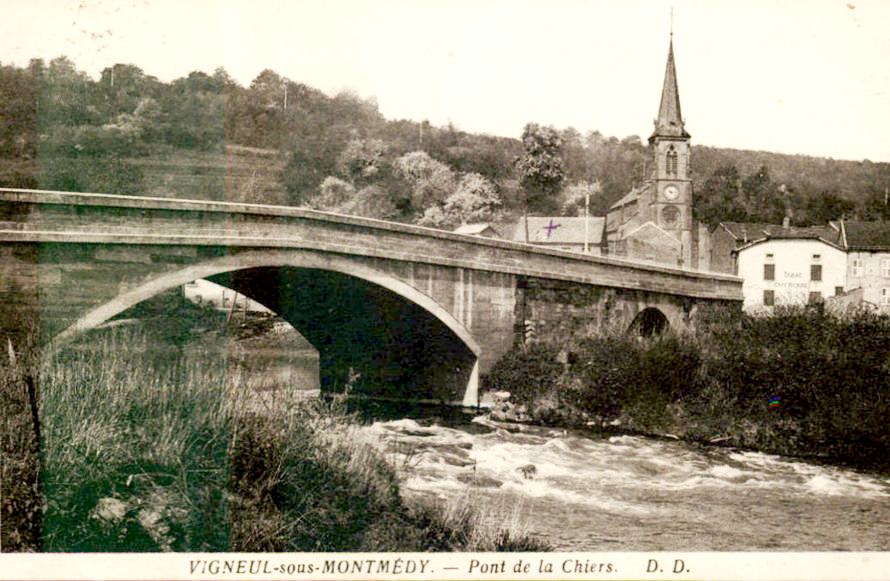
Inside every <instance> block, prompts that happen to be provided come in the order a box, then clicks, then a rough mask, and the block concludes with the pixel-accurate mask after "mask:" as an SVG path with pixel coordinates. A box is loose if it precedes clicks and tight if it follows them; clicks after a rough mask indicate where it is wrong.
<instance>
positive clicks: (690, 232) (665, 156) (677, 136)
mask: <svg viewBox="0 0 890 581" xmlns="http://www.w3.org/2000/svg"><path fill="white" fill-rule="evenodd" d="M690 137H691V136H690V135H689V133H688V132H687V131H686V127H685V125H684V122H683V116H682V114H681V112H680V92H679V90H678V88H677V71H676V66H675V64H674V43H673V35H672V36H671V41H670V44H669V47H668V57H667V66H666V68H665V74H664V86H663V88H662V91H661V104H660V106H659V108H658V118H657V119H656V120H655V130H654V131H653V132H652V135H651V136H650V137H649V145H650V150H651V152H652V156H653V157H654V159H653V164H652V168H653V169H652V173H651V174H650V176H649V178H648V179H647V180H646V182H645V183H644V184H643V185H642V186H640V187H638V188H635V189H634V190H632V191H631V192H629V193H628V194H627V195H625V196H624V197H622V198H621V199H620V200H618V201H617V202H615V203H614V204H613V205H612V206H611V207H610V208H609V211H608V213H607V214H606V220H605V222H606V223H605V232H604V236H605V247H606V252H607V253H608V254H609V255H612V256H616V257H622V258H625V257H626V258H630V259H634V260H651V261H654V262H657V263H661V264H666V265H672V266H679V267H683V268H707V265H706V264H702V262H707V261H701V260H700V259H699V257H700V255H702V253H701V252H699V243H700V241H701V242H706V238H707V228H704V227H702V226H701V225H699V224H698V223H697V221H696V220H694V219H693V217H692V180H691V179H690V155H689V154H690V145H689V140H690Z"/></svg>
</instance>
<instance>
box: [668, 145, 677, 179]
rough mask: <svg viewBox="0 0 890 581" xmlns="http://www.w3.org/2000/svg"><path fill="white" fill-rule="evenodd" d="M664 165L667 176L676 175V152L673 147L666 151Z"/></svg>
mask: <svg viewBox="0 0 890 581" xmlns="http://www.w3.org/2000/svg"><path fill="white" fill-rule="evenodd" d="M665 165H666V166H667V167H666V168H665V169H666V170H667V174H668V175H672V176H675V175H677V151H676V150H675V149H674V146H673V145H672V146H671V147H670V149H668V152H667V156H666V158H665Z"/></svg>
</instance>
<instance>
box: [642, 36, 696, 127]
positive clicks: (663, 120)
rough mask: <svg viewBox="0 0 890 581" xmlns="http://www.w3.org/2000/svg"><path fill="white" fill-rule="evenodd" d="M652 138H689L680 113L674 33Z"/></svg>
mask: <svg viewBox="0 0 890 581" xmlns="http://www.w3.org/2000/svg"><path fill="white" fill-rule="evenodd" d="M672 27H673V25H672ZM652 137H689V134H688V133H686V129H685V128H684V127H683V116H682V114H681V113H680V91H679V90H678V89H677V70H676V68H675V67H674V33H673V31H671V41H670V44H669V45H668V58H667V66H666V67H665V71H664V86H663V87H662V89H661V105H660V106H659V108H658V119H656V120H655V131H654V132H653V133H652ZM650 139H651V138H650Z"/></svg>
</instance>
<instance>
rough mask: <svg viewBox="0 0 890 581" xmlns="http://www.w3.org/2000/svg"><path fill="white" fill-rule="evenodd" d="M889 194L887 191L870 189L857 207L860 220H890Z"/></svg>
mask: <svg viewBox="0 0 890 581" xmlns="http://www.w3.org/2000/svg"><path fill="white" fill-rule="evenodd" d="M888 202H890V196H888V192H887V191H884V192H879V191H872V192H871V193H870V194H868V196H867V197H866V198H865V199H864V200H863V201H862V205H861V207H860V208H859V217H860V218H861V219H862V220H869V221H876V220H881V221H886V220H890V203H888Z"/></svg>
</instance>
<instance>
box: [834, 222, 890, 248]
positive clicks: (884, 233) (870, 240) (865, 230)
mask: <svg viewBox="0 0 890 581" xmlns="http://www.w3.org/2000/svg"><path fill="white" fill-rule="evenodd" d="M843 228H844V231H845V233H846V235H847V249H848V250H890V222H847V221H844V222H843Z"/></svg>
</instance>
